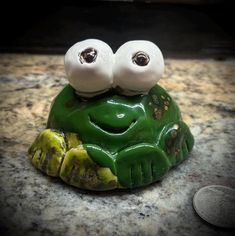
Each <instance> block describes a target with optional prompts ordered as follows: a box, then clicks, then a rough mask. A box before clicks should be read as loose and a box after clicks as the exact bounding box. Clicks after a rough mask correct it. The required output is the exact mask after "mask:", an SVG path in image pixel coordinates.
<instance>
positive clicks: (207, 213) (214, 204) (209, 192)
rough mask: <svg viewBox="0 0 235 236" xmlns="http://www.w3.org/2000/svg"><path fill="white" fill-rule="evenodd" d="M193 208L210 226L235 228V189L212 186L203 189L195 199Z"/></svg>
mask: <svg viewBox="0 0 235 236" xmlns="http://www.w3.org/2000/svg"><path fill="white" fill-rule="evenodd" d="M193 207H194V209H195V211H196V212H197V214H198V215H199V216H200V217H201V218H202V219H203V220H205V221H207V222H208V223H210V224H213V225H216V226H219V227H226V228H234V227H235V189H233V188H230V187H226V186H222V185H210V186H206V187H203V188H201V189H200V190H198V191H197V192H196V194H195V195H194V198H193Z"/></svg>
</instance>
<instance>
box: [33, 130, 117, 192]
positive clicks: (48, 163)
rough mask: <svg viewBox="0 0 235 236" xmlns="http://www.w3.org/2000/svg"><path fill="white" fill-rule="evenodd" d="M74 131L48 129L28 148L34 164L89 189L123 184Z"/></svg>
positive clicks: (40, 168) (48, 173)
mask: <svg viewBox="0 0 235 236" xmlns="http://www.w3.org/2000/svg"><path fill="white" fill-rule="evenodd" d="M81 143H82V142H81V140H79V137H78V135H77V134H74V133H66V134H63V133H59V132H57V131H54V130H51V129H46V130H44V131H42V132H41V133H40V134H39V136H38V137H37V138H36V140H35V141H34V143H33V144H32V146H31V147H30V149H29V156H30V157H31V158H32V163H33V165H34V166H35V167H36V168H37V169H39V170H41V171H42V172H44V173H46V174H47V175H50V176H59V177H60V178H61V179H62V180H64V181H65V182H66V183H68V184H70V185H73V186H76V187H79V188H83V189H90V190H110V189H114V188H117V187H121V186H120V185H119V183H118V180H117V177H116V176H115V175H113V173H112V171H111V170H110V169H109V168H107V167H101V166H100V165H98V164H97V163H95V162H94V161H93V160H92V159H91V158H90V157H89V155H88V154H87V151H86V150H85V149H84V147H83V145H81Z"/></svg>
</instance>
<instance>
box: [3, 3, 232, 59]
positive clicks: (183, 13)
mask: <svg viewBox="0 0 235 236" xmlns="http://www.w3.org/2000/svg"><path fill="white" fill-rule="evenodd" d="M233 9H234V8H233V6H232V4H231V2H230V1H219V0H214V1H213V0H207V1H202V0H194V1H189V0H188V1H187V0H178V1H177V0H175V1H169V0H168V1H157V0H155V1H154V0H153V1H151V2H144V1H135V2H123V1H83V2H81V1H76V2H75V3H57V4H53V5H48V3H46V2H42V1H40V2H33V1H31V2H30V3H27V4H26V3H22V2H20V4H16V3H13V2H10V3H7V4H5V5H4V6H1V14H0V15H1V16H0V20H1V23H0V27H1V37H0V52H7V53H9V52H10V53H11V52H14V53H15V52H19V53H50V54H57V53H59V54H64V53H65V52H66V50H67V49H68V48H69V47H70V46H71V45H72V44H74V43H75V42H77V41H80V40H83V39H87V38H98V39H101V40H103V41H105V42H107V43H108V44H109V45H110V46H111V47H112V48H113V50H114V51H115V50H116V49H117V48H118V47H119V46H120V45H121V44H123V43H124V42H126V41H128V40H133V39H146V40H150V41H153V42H155V43H156V44H157V45H158V46H159V47H160V48H161V50H162V51H163V54H164V56H165V57H168V58H169V57H170V58H213V59H220V60H223V59H227V58H234V56H235V45H234V39H235V36H234V35H235V34H234V28H235V27H234V22H235V21H234V14H233V13H234V12H233V11H234V10H233Z"/></svg>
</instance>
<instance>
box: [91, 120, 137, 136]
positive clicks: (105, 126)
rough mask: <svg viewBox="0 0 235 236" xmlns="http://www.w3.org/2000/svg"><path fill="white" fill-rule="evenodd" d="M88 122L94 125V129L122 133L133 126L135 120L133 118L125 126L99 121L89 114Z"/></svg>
mask: <svg viewBox="0 0 235 236" xmlns="http://www.w3.org/2000/svg"><path fill="white" fill-rule="evenodd" d="M89 123H90V124H91V125H92V126H94V127H95V128H96V129H99V130H102V131H103V132H105V133H109V134H123V133H125V132H127V131H128V130H130V129H131V128H133V126H134V125H135V124H136V123H137V120H133V121H132V122H131V123H130V124H129V125H125V126H114V125H109V124H105V123H101V122H99V121H98V120H95V119H94V118H92V116H89Z"/></svg>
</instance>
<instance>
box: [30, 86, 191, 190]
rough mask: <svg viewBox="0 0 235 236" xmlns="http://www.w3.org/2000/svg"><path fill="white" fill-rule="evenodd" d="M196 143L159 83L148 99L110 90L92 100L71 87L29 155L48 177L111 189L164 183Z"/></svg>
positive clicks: (56, 103) (57, 100)
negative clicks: (165, 177) (162, 181)
mask: <svg viewBox="0 0 235 236" xmlns="http://www.w3.org/2000/svg"><path fill="white" fill-rule="evenodd" d="M193 143H194V140H193V136H192V134H191V132H190V130H189V128H188V127H187V125H186V124H185V123H184V122H183V121H182V118H181V114H180V111H179V108H178V106H177V105H176V103H175V102H174V101H173V100H172V98H171V97H170V96H169V94H168V93H167V92H166V91H165V90H164V89H163V88H161V87H160V86H159V85H155V86H154V87H153V88H152V89H150V91H149V92H148V94H147V95H136V96H129V97H128V96H123V95H118V93H116V92H112V91H109V92H107V93H104V94H102V95H99V96H96V97H94V98H90V99H82V98H81V97H79V96H78V95H76V93H75V90H74V89H73V88H72V87H71V86H70V85H67V86H66V87H65V88H64V89H63V90H62V91H61V92H60V94H59V95H58V96H57V97H56V98H55V100H54V102H53V105H52V107H51V111H50V114H49V118H48V123H47V129H46V130H45V131H43V132H42V133H41V134H40V135H39V136H38V137H37V139H36V140H35V142H34V143H33V145H32V146H31V148H30V150H29V153H30V156H31V158H32V162H33V164H34V165H35V166H36V167H37V168H38V169H40V170H42V171H43V172H45V173H47V174H48V175H51V176H60V177H61V178H62V179H63V180H64V181H65V182H67V183H68V184H71V185H74V186H77V187H80V188H85V189H92V190H108V189H114V188H133V187H138V186H144V185H147V184H150V183H152V182H155V181H157V180H160V179H161V178H162V177H163V176H164V175H165V174H166V173H167V171H168V170H169V169H170V168H171V167H173V166H175V165H177V164H179V163H180V162H181V161H183V160H184V159H185V158H186V157H187V154H188V153H189V152H190V151H191V149H192V147H193Z"/></svg>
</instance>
